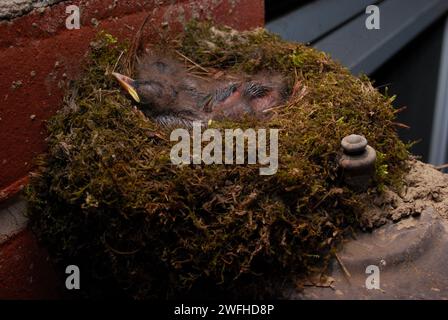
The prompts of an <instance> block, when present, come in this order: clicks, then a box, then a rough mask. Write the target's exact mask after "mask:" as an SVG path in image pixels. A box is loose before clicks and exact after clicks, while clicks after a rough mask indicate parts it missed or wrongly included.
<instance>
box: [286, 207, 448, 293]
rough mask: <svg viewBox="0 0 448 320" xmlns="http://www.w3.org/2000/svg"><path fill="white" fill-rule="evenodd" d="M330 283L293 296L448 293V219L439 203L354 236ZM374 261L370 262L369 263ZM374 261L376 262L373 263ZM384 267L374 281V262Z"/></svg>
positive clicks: (306, 289)
mask: <svg viewBox="0 0 448 320" xmlns="http://www.w3.org/2000/svg"><path fill="white" fill-rule="evenodd" d="M338 257H339V260H340V262H338V261H337V260H336V261H334V262H333V264H332V271H331V274H330V278H329V279H327V281H326V282H325V284H322V283H315V284H314V285H312V286H309V287H306V288H305V289H304V291H303V292H298V291H296V290H291V292H290V295H289V297H290V298H291V299H332V300H333V299H443V300H446V299H448V268H447V265H446V263H447V261H448V223H447V221H446V220H445V219H443V218H440V217H439V215H438V214H437V213H436V212H435V211H434V210H433V209H430V208H428V209H426V210H424V211H423V213H422V215H421V216H420V217H417V218H414V217H410V218H408V219H404V220H402V221H400V222H398V223H395V224H393V223H389V224H387V225H385V226H383V227H381V228H379V229H377V230H375V231H374V232H372V233H371V234H361V235H359V237H358V238H357V239H356V240H353V241H350V242H348V243H347V244H346V245H345V246H344V249H343V250H342V252H340V253H339V255H338ZM369 266H370V267H369ZM372 266H374V267H372ZM375 267H378V271H379V273H378V275H379V277H376V281H377V282H376V283H377V284H379V289H376V288H371V289H368V288H367V286H369V287H372V281H371V280H372V278H371V277H370V278H369V276H371V275H372V268H375Z"/></svg>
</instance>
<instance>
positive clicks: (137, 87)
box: [113, 54, 287, 127]
mask: <svg viewBox="0 0 448 320" xmlns="http://www.w3.org/2000/svg"><path fill="white" fill-rule="evenodd" d="M113 75H114V76H115V77H116V78H117V80H118V81H119V83H120V84H121V85H122V87H123V88H124V89H125V90H126V91H127V92H128V93H129V94H130V95H131V96H132V98H133V99H134V100H135V101H136V102H137V103H139V105H138V107H139V108H140V110H141V111H142V112H143V113H144V114H145V115H146V116H147V117H150V118H152V119H154V120H155V121H157V122H159V123H161V124H162V125H165V126H169V127H191V125H192V123H193V121H201V122H203V123H204V124H207V122H208V121H209V120H222V119H232V120H238V119H241V118H242V117H244V116H245V115H251V116H254V117H256V118H257V119H263V118H265V117H266V113H265V112H264V111H266V110H267V109H270V108H272V107H275V106H278V105H281V104H282V103H284V102H285V101H286V99H287V94H286V86H285V83H284V81H283V79H282V77H281V76H279V75H273V74H268V73H265V74H263V73H260V74H257V75H255V76H251V77H249V76H246V75H239V76H237V77H234V78H235V79H236V80H234V79H233V80H232V79H229V78H226V79H224V80H220V81H218V80H214V79H200V78H197V77H194V76H193V75H191V74H190V73H188V71H187V69H186V68H185V67H184V66H183V65H182V64H180V63H179V62H178V61H176V60H174V59H170V58H164V57H160V56H157V55H154V54H149V55H147V56H145V57H144V58H142V59H140V62H139V64H138V65H137V79H136V80H134V79H131V78H129V77H127V76H124V75H121V74H118V73H113Z"/></svg>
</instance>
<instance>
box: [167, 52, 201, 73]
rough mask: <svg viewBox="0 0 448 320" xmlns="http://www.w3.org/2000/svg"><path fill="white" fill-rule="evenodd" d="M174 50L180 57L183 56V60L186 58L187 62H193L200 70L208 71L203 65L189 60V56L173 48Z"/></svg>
mask: <svg viewBox="0 0 448 320" xmlns="http://www.w3.org/2000/svg"><path fill="white" fill-rule="evenodd" d="M175 52H176V53H177V54H178V55H179V56H181V57H182V58H184V59H185V60H187V61H188V62H190V63H192V64H194V65H195V66H196V67H198V68H199V69H201V70H202V71H204V72H206V73H210V72H209V71H208V70H207V69H205V68H204V67H203V66H201V65H199V64H197V63H196V62H194V61H193V60H191V59H190V58H188V57H187V56H185V55H184V54H182V53H180V52H179V51H177V50H175Z"/></svg>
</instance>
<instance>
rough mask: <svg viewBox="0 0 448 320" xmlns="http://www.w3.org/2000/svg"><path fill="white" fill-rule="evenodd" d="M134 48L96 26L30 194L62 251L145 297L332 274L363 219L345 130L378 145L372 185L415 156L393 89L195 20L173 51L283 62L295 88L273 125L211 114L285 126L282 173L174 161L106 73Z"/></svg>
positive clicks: (41, 223)
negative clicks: (388, 93) (345, 167)
mask: <svg viewBox="0 0 448 320" xmlns="http://www.w3.org/2000/svg"><path fill="white" fill-rule="evenodd" d="M126 48H127V46H126V45H123V44H121V43H119V42H117V41H115V39H113V38H111V37H110V36H108V35H106V34H102V35H100V36H99V38H98V40H97V41H96V43H95V45H94V46H93V47H92V50H91V57H90V59H89V63H88V65H87V66H86V70H85V73H84V76H83V77H82V78H81V79H80V80H79V81H77V82H76V83H75V84H74V85H73V88H75V89H76V90H74V91H73V92H71V93H68V94H67V98H66V101H65V106H64V108H63V109H62V110H61V111H60V112H59V113H58V114H57V115H56V116H55V117H53V118H52V119H51V120H50V121H49V123H48V133H49V137H48V144H49V149H48V153H47V154H46V155H44V156H41V157H40V158H39V159H38V165H39V168H38V170H37V171H36V173H35V174H34V177H33V179H32V181H31V184H30V186H29V188H28V191H27V194H28V200H29V215H30V221H31V224H32V227H33V229H34V230H35V232H36V233H37V234H38V235H39V237H40V239H41V240H42V241H43V242H44V243H45V244H46V246H47V247H48V248H49V251H50V252H51V254H52V256H53V257H54V258H56V259H57V260H58V261H61V262H64V263H65V262H67V261H70V263H76V264H78V265H80V266H81V267H82V270H83V274H88V275H89V276H91V277H92V280H93V279H97V278H105V279H106V280H107V281H108V283H113V284H114V287H116V288H120V289H121V290H123V292H124V293H125V294H126V295H129V296H131V297H134V298H149V297H166V296H178V295H180V294H184V293H185V292H187V291H189V290H194V289H195V288H197V287H199V286H201V287H202V286H207V285H208V286H209V287H208V288H213V289H216V290H218V289H219V290H223V291H225V292H240V293H241V292H242V290H241V288H242V287H244V288H245V290H244V291H245V292H247V293H248V294H255V293H259V294H265V293H266V292H267V290H266V288H269V285H267V281H270V280H273V279H272V276H271V275H272V274H275V275H276V277H279V275H282V276H284V277H290V276H291V275H293V274H295V275H306V274H309V273H312V272H315V271H317V270H322V269H323V268H324V267H325V265H326V262H327V261H328V259H329V258H330V257H331V256H332V254H333V253H334V252H335V250H336V249H337V247H338V244H340V243H341V240H342V239H343V237H344V236H345V235H347V233H348V232H350V231H351V230H352V229H353V228H356V227H357V226H358V224H359V223H358V215H359V213H360V210H362V203H361V202H360V200H359V197H358V195H357V194H356V193H355V192H353V191H351V190H350V189H348V188H346V187H345V186H344V184H343V182H342V181H341V178H340V174H339V171H338V166H337V157H338V154H339V152H340V141H341V139H342V137H344V136H345V135H348V134H351V133H357V134H363V135H365V136H366V137H367V139H368V141H369V144H370V145H372V146H373V147H374V148H375V149H377V151H378V152H379V155H380V156H379V162H378V170H377V176H376V177H375V185H374V186H373V188H372V189H371V190H370V192H375V190H376V189H381V186H384V185H387V186H398V185H399V182H400V179H401V176H402V174H403V173H404V172H405V170H406V168H405V167H404V160H405V159H407V156H408V152H407V149H406V146H405V145H404V144H403V143H402V142H401V141H400V140H399V139H398V137H397V135H396V133H395V130H394V127H393V121H394V109H393V108H392V106H391V102H392V99H391V98H389V97H385V96H383V95H381V94H380V93H379V92H378V91H377V90H375V89H374V88H373V87H372V85H371V83H370V82H369V80H368V79H367V78H365V77H364V78H361V79H360V78H356V77H354V76H352V75H351V74H350V73H349V72H348V71H347V70H346V69H345V68H343V67H342V66H340V65H339V64H337V63H335V62H334V61H332V60H331V59H330V58H329V57H328V56H327V55H325V54H323V53H321V52H318V51H316V50H314V49H312V48H309V47H306V46H304V45H301V44H294V43H289V42H285V41H283V40H281V39H280V38H278V37H277V36H274V35H272V34H269V33H268V32H266V31H264V30H261V29H259V30H255V31H252V32H243V33H237V32H235V31H232V30H229V29H226V28H217V27H211V26H210V25H207V24H203V23H195V22H192V23H190V24H189V25H188V26H187V28H186V31H185V34H184V35H183V36H182V37H181V38H180V39H178V40H177V41H173V42H171V47H170V48H166V50H178V51H179V52H181V53H182V54H184V55H185V56H187V57H189V58H190V59H192V60H193V61H195V62H196V63H198V64H200V65H201V66H202V67H204V68H216V69H223V70H228V71H230V72H249V73H253V72H258V71H261V70H275V71H277V72H281V73H282V74H283V75H284V76H285V77H286V78H287V80H288V84H289V87H290V92H295V94H294V95H293V96H292V97H291V99H290V100H289V101H288V103H287V105H286V106H285V107H284V108H280V109H276V110H275V111H273V116H272V118H271V120H269V122H267V123H266V122H265V123H258V122H255V121H254V120H251V119H243V120H242V121H241V122H238V123H230V122H214V123H213V124H212V125H213V127H217V128H224V127H226V128H227V127H239V128H243V129H244V128H249V127H251V128H266V127H270V128H279V129H280V137H279V143H280V145H279V169H278V173H277V174H275V175H273V176H260V175H259V174H258V167H257V166H254V165H251V166H245V165H241V166H222V165H210V166H201V165H191V166H182V167H175V166H173V165H171V163H170V160H169V152H170V148H171V146H172V143H171V142H170V141H169V132H167V131H165V130H164V129H163V128H160V127H159V126H158V125H157V124H155V123H153V122H152V121H151V120H148V119H146V118H144V117H143V116H142V114H141V113H140V112H138V111H136V110H134V109H133V108H132V106H131V102H130V101H129V100H128V99H127V98H126V97H125V96H123V94H122V93H121V92H120V90H119V89H118V86H117V84H116V83H115V82H114V81H113V80H112V79H111V77H110V76H108V73H110V72H111V71H112V70H114V68H116V69H115V70H118V71H121V72H124V73H126V72H127V73H130V72H131V70H127V69H126V67H125V63H124V62H123V59H121V60H120V57H121V56H123V55H126ZM123 53H124V54H123ZM272 270H275V272H273V271H272ZM106 280H105V281H106ZM262 280H263V281H262ZM276 280H278V279H276ZM255 284H257V285H255ZM249 287H250V288H253V289H254V290H249V289H248V288H249Z"/></svg>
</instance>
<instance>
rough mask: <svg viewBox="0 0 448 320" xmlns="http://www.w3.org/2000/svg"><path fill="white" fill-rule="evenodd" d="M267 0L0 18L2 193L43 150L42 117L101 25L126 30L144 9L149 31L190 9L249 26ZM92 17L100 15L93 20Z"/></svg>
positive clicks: (90, 7)
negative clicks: (71, 21) (75, 20)
mask: <svg viewBox="0 0 448 320" xmlns="http://www.w3.org/2000/svg"><path fill="white" fill-rule="evenodd" d="M115 2H116V4H115V5H114V3H115ZM140 3H142V4H140ZM173 3H175V4H173ZM70 4H75V5H78V6H79V8H80V10H81V28H80V29H79V30H67V29H66V27H65V20H66V18H67V16H68V15H69V14H67V13H65V8H66V6H68V5H70ZM263 4H264V1H263V0H213V1H212V0H208V1H207V0H199V1H193V0H183V1H182V0H179V1H169V0H153V1H122V0H120V1H114V0H89V1H80V0H78V1H65V2H62V3H59V4H56V5H53V6H50V7H47V8H46V9H45V10H44V11H43V12H38V11H33V12H31V13H30V14H28V15H25V16H22V17H19V18H16V19H14V20H12V21H9V22H1V23H0V63H1V64H0V101H1V102H0V201H1V200H2V199H4V198H6V197H8V196H9V195H11V194H14V193H15V192H16V191H17V190H18V189H20V186H21V185H23V184H24V183H26V178H25V177H26V176H27V173H28V172H29V171H30V169H31V168H32V163H33V158H34V156H35V155H37V154H39V153H41V152H43V151H44V150H45V142H44V138H45V129H44V127H45V126H44V123H45V120H46V119H48V118H49V117H50V116H51V115H53V114H54V113H55V112H56V110H57V109H58V107H59V106H60V103H61V98H62V94H63V90H62V89H61V88H60V87H59V86H61V85H62V84H63V83H64V82H65V81H67V79H72V78H75V77H76V76H77V75H78V72H79V70H80V68H79V65H80V63H81V62H82V59H83V57H84V55H85V53H86V51H87V49H88V46H89V42H90V41H91V40H92V38H93V36H94V35H95V34H96V32H97V31H98V30H101V29H105V30H107V31H108V32H110V33H112V34H114V35H116V36H118V37H129V36H130V35H131V34H132V33H133V32H135V31H133V30H132V29H134V30H136V29H137V28H138V27H139V26H140V25H141V23H142V21H143V19H144V18H145V16H146V15H147V14H150V22H149V25H152V26H154V28H153V27H149V28H146V30H147V32H148V33H150V32H154V31H155V30H157V29H158V28H161V27H162V24H163V23H164V22H168V23H169V28H170V30H173V32H175V30H179V28H180V27H181V25H182V23H183V22H185V21H188V20H189V19H190V18H191V17H197V18H212V19H213V20H214V21H216V22H217V23H222V24H226V25H229V26H232V27H234V28H236V29H249V28H253V27H256V26H262V25H263V23H264V7H263ZM92 19H96V20H97V21H98V22H99V25H98V26H97V27H96V28H95V27H94V25H93V23H92ZM147 35H149V36H150V34H147ZM19 81H20V82H19ZM18 82H19V83H21V85H17V83H18ZM14 83H15V84H16V85H15V88H14ZM24 178H25V179H24Z"/></svg>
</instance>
